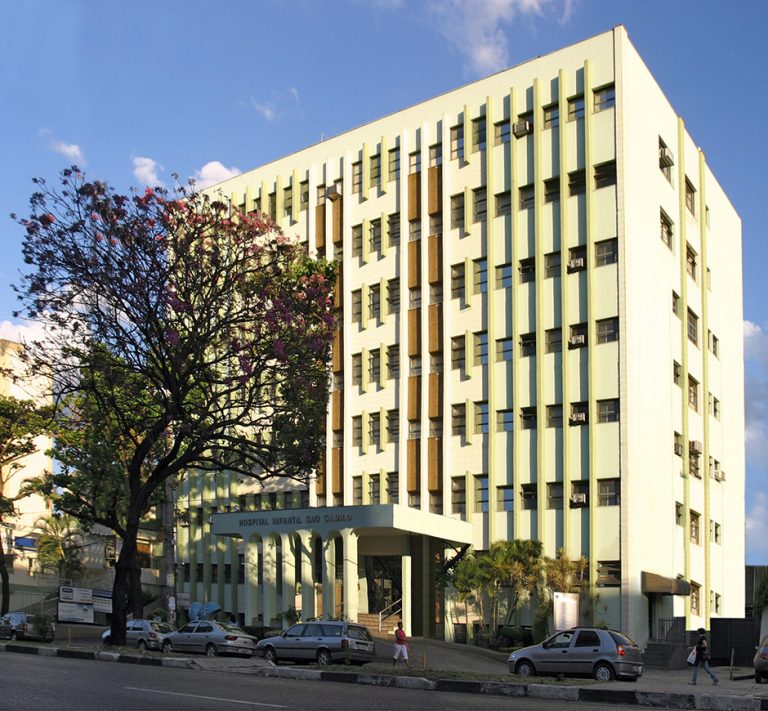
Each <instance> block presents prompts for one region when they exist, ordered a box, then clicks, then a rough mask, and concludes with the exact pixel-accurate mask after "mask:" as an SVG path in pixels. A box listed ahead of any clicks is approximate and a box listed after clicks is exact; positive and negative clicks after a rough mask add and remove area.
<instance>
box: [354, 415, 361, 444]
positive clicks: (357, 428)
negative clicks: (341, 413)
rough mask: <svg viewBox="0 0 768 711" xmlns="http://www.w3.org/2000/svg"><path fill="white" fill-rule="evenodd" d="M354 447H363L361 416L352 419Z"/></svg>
mask: <svg viewBox="0 0 768 711" xmlns="http://www.w3.org/2000/svg"><path fill="white" fill-rule="evenodd" d="M352 445H353V446H355V447H362V445H363V418H362V417H361V416H360V415H356V416H355V417H353V418H352Z"/></svg>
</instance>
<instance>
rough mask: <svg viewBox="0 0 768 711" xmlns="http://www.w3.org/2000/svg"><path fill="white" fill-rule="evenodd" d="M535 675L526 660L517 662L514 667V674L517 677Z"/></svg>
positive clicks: (531, 665)
mask: <svg viewBox="0 0 768 711" xmlns="http://www.w3.org/2000/svg"><path fill="white" fill-rule="evenodd" d="M535 673H536V669H535V668H534V666H533V664H531V662H529V661H528V660H527V659H523V661H521V662H518V663H517V666H516V667H515V674H517V675H518V676H533V675H534V674H535Z"/></svg>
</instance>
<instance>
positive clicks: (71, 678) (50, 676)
mask: <svg viewBox="0 0 768 711" xmlns="http://www.w3.org/2000/svg"><path fill="white" fill-rule="evenodd" d="M1 663H2V666H1V667H0V711H6V710H7V711H11V710H12V711H21V710H23V711H46V710H47V709H55V710H56V711H69V710H70V709H71V710H72V711H103V710H106V709H108V710H109V711H134V710H135V711H154V710H155V709H157V710H160V709H162V710H163V711H177V710H178V711H208V710H213V709H215V710H216V711H229V710H230V709H232V710H234V709H236V710H237V711H249V710H252V711H260V710H263V711H269V709H289V710H290V711H303V710H305V709H306V711H326V710H327V711H377V710H379V709H381V710H384V709H387V710H396V711H431V710H432V709H434V710H435V711H454V710H455V711H472V709H482V710H483V711H493V710H494V709H505V710H507V711H509V709H514V710H515V711H518V710H519V711H527V710H529V709H530V710H531V711H559V710H561V709H562V710H563V711H565V710H566V709H568V711H574V704H573V703H572V702H556V701H550V700H533V699H514V698H504V697H495V696H479V695H475V694H454V693H443V692H434V691H411V690H408V689H383V688H377V687H373V686H362V685H352V684H335V683H331V682H314V681H295V680H289V679H266V678H259V677H255V676H251V675H246V674H226V673H221V672H194V671H189V670H186V669H172V668H167V667H143V666H137V665H134V664H114V663H108V662H97V661H85V660H77V659H60V658H56V657H37V656H32V655H26V654H4V655H3V656H2V660H1ZM576 708H577V709H578V711H590V710H592V709H594V710H595V711H597V710H598V709H599V710H601V711H606V710H607V709H623V708H627V709H629V708H633V709H636V708H637V707H634V706H632V707H630V706H617V705H615V704H585V703H579V704H577V705H576Z"/></svg>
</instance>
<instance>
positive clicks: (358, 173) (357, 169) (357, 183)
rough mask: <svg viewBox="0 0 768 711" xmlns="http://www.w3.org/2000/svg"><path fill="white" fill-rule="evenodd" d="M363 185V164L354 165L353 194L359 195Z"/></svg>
mask: <svg viewBox="0 0 768 711" xmlns="http://www.w3.org/2000/svg"><path fill="white" fill-rule="evenodd" d="M362 185H363V164H362V163H361V162H360V161H358V162H357V163H352V194H355V193H359V192H360V189H361V187H362Z"/></svg>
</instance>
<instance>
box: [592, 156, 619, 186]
mask: <svg viewBox="0 0 768 711" xmlns="http://www.w3.org/2000/svg"><path fill="white" fill-rule="evenodd" d="M611 185H616V161H615V160H609V161H608V162H607V163H599V164H598V165H596V166H595V190H598V189H599V188H607V187H610V186H611Z"/></svg>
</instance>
